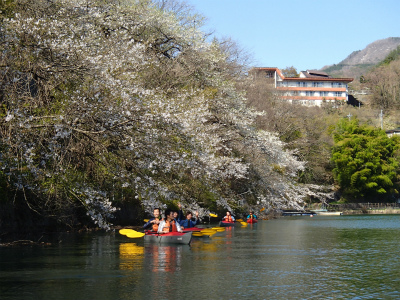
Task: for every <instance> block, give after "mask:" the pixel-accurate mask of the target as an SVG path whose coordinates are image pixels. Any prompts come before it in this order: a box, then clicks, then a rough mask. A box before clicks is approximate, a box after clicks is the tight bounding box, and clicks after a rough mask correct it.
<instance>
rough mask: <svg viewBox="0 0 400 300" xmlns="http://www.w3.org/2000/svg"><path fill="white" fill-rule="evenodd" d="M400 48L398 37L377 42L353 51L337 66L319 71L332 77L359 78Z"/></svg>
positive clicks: (399, 38)
mask: <svg viewBox="0 0 400 300" xmlns="http://www.w3.org/2000/svg"><path fill="white" fill-rule="evenodd" d="M398 46H400V37H390V38H387V39H383V40H377V41H375V42H373V43H371V44H369V45H368V46H367V47H365V48H364V49H363V50H358V51H354V52H353V53H351V54H350V55H349V56H348V57H346V58H345V59H344V60H342V61H341V62H340V63H338V64H334V65H330V66H325V67H323V68H322V69H321V70H322V71H324V72H326V73H328V74H329V75H331V76H334V77H354V78H359V77H360V76H361V75H362V74H365V73H366V71H367V70H368V69H369V68H371V67H372V66H374V65H376V64H378V63H380V62H381V61H382V60H384V59H385V58H386V56H387V55H388V54H389V53H390V52H391V51H392V50H394V49H396V48H397V47H398Z"/></svg>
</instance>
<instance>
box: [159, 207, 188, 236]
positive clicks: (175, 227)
mask: <svg viewBox="0 0 400 300" xmlns="http://www.w3.org/2000/svg"><path fill="white" fill-rule="evenodd" d="M177 231H178V232H182V228H181V225H179V223H178V222H176V221H175V219H174V212H173V211H172V210H170V209H166V210H165V220H163V221H161V222H160V224H159V225H158V231H157V232H158V233H168V232H177Z"/></svg>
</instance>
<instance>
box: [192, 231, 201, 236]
mask: <svg viewBox="0 0 400 300" xmlns="http://www.w3.org/2000/svg"><path fill="white" fill-rule="evenodd" d="M192 236H203V234H202V233H201V231H193V232H192Z"/></svg>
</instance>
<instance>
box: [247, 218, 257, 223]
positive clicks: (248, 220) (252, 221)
mask: <svg viewBox="0 0 400 300" xmlns="http://www.w3.org/2000/svg"><path fill="white" fill-rule="evenodd" d="M257 222H258V221H257V219H250V218H249V219H247V223H257Z"/></svg>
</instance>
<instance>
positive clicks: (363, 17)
mask: <svg viewBox="0 0 400 300" xmlns="http://www.w3.org/2000/svg"><path fill="white" fill-rule="evenodd" d="M185 1H186V2H187V3H188V4H189V5H191V6H192V7H193V9H194V11H195V12H197V13H199V14H201V15H203V16H205V17H206V18H207V20H206V21H205V26H203V28H202V31H205V32H210V31H212V32H214V35H215V36H216V37H218V38H223V37H230V38H231V39H232V40H234V41H235V42H237V43H238V45H239V46H240V47H241V48H243V49H244V50H246V51H247V52H248V53H250V54H251V56H252V58H253V61H254V62H253V63H252V65H253V66H256V67H277V68H279V69H283V68H286V67H291V66H293V67H295V68H296V69H297V71H298V72H300V71H305V70H312V69H321V68H322V67H324V66H326V65H332V64H337V63H339V62H341V61H342V60H343V59H345V58H346V57H347V56H348V55H350V54H351V53H352V52H353V51H357V50H362V49H364V48H365V47H366V46H367V45H368V44H370V43H372V42H374V41H376V40H380V39H385V38H388V37H400V20H399V15H400V1H399V0H362V1H361V0H336V1H325V0H285V1H279V0H273V1H272V0H185Z"/></svg>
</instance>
